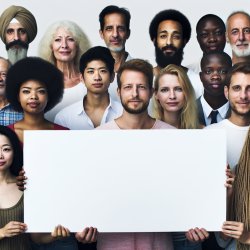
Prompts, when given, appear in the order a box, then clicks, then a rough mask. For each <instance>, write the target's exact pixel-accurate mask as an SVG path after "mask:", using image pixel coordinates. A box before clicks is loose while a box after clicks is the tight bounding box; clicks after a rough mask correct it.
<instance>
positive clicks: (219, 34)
mask: <svg viewBox="0 0 250 250" xmlns="http://www.w3.org/2000/svg"><path fill="white" fill-rule="evenodd" d="M215 35H216V36H222V35H223V32H222V31H221V30H218V31H216V32H215Z"/></svg>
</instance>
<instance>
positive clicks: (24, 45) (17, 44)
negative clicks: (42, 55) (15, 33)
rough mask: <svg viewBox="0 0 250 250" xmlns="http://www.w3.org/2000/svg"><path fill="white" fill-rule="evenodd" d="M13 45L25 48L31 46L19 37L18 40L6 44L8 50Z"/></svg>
mask: <svg viewBox="0 0 250 250" xmlns="http://www.w3.org/2000/svg"><path fill="white" fill-rule="evenodd" d="M13 46H19V47H23V48H25V49H28V48H29V44H28V43H25V42H23V41H21V40H19V39H18V40H14V41H12V42H9V43H8V44H6V50H9V49H10V48H11V47H13Z"/></svg>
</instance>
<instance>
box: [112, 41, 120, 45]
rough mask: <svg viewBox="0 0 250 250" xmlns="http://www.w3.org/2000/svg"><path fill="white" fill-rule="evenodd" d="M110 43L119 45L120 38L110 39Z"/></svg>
mask: <svg viewBox="0 0 250 250" xmlns="http://www.w3.org/2000/svg"><path fill="white" fill-rule="evenodd" d="M110 43H111V44H112V45H120V43H121V42H120V40H111V41H110Z"/></svg>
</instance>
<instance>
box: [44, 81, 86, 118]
mask: <svg viewBox="0 0 250 250" xmlns="http://www.w3.org/2000/svg"><path fill="white" fill-rule="evenodd" d="M86 93H87V88H86V87H85V85H84V83H83V82H79V83H78V84H77V85H76V86H74V87H72V88H66V89H64V93H63V98H62V100H61V102H59V103H58V104H57V105H56V106H55V107H54V108H53V109H51V110H49V111H48V112H46V113H45V118H46V119H47V120H49V121H51V122H54V120H55V116H56V114H57V113H58V112H60V111H61V110H62V109H63V108H65V107H68V106H69V105H71V104H73V103H75V102H77V101H80V100H82V99H83V97H84V96H85V95H86Z"/></svg>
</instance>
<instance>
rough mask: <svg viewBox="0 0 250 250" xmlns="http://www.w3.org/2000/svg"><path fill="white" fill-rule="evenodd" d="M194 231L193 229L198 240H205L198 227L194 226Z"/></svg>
mask: <svg viewBox="0 0 250 250" xmlns="http://www.w3.org/2000/svg"><path fill="white" fill-rule="evenodd" d="M194 231H195V233H196V235H197V237H198V241H203V240H205V235H203V232H202V231H201V230H200V229H199V228H197V227H196V228H195V229H194Z"/></svg>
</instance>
